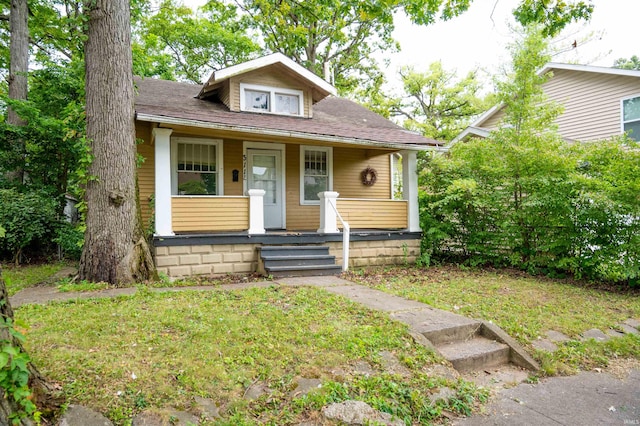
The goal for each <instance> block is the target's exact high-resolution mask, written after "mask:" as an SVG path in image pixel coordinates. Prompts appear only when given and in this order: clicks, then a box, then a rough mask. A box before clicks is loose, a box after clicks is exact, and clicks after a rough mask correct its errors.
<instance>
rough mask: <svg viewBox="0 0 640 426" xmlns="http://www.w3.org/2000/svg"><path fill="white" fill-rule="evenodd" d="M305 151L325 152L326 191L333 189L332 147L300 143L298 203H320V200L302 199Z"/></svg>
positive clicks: (309, 204) (305, 204) (303, 204)
mask: <svg viewBox="0 0 640 426" xmlns="http://www.w3.org/2000/svg"><path fill="white" fill-rule="evenodd" d="M306 151H322V152H326V153H327V174H328V184H327V186H328V188H327V191H333V148H332V147H330V146H313V145H300V205H302V206H313V205H316V206H317V205H320V200H305V199H304V157H305V152H306Z"/></svg>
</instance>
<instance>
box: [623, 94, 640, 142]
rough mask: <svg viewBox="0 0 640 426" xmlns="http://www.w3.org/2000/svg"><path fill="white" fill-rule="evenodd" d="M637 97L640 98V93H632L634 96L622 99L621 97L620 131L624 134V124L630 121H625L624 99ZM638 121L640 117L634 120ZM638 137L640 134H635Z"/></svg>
mask: <svg viewBox="0 0 640 426" xmlns="http://www.w3.org/2000/svg"><path fill="white" fill-rule="evenodd" d="M635 98H640V93H639V94H637V95H632V96H626V97H624V98H622V99H620V133H622V134H624V133H625V132H624V125H625V123H630V122H629V121H624V101H628V100H629V99H635ZM636 121H640V119H638V120H633V121H632V122H636ZM635 137H636V138H640V135H635Z"/></svg>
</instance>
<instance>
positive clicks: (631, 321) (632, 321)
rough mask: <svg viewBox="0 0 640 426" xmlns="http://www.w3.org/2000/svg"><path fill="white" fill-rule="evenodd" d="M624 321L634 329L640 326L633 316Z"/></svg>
mask: <svg viewBox="0 0 640 426" xmlns="http://www.w3.org/2000/svg"><path fill="white" fill-rule="evenodd" d="M624 323H625V324H627V325H628V326H630V327H633V328H635V329H636V330H637V329H639V328H640V320H637V319H635V318H629V319H627V320H625V321H624Z"/></svg>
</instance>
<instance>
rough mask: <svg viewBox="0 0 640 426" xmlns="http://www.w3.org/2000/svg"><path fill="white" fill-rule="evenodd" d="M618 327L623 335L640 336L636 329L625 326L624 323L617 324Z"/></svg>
mask: <svg viewBox="0 0 640 426" xmlns="http://www.w3.org/2000/svg"><path fill="white" fill-rule="evenodd" d="M619 326H620V329H621V330H622V332H623V333H625V334H640V331H638V329H637V328H636V327H632V326H630V325H629V324H627V323H626V322H625V323H622V324H619Z"/></svg>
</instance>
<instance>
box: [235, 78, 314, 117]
mask: <svg viewBox="0 0 640 426" xmlns="http://www.w3.org/2000/svg"><path fill="white" fill-rule="evenodd" d="M240 83H245V84H259V85H262V86H270V87H280V88H284V89H293V90H302V92H303V94H304V95H303V96H304V116H305V117H310V116H311V104H312V93H311V90H310V89H309V88H308V87H307V86H306V85H304V84H303V83H302V82H301V81H299V80H298V79H296V78H295V77H294V76H293V75H291V74H288V73H285V72H283V71H281V70H279V69H278V68H276V67H274V66H272V67H267V68H264V69H260V70H256V71H250V72H247V73H245V74H242V75H239V76H237V77H233V78H231V79H229V84H230V97H229V102H230V104H229V105H230V107H229V108H230V109H231V110H232V111H240Z"/></svg>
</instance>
